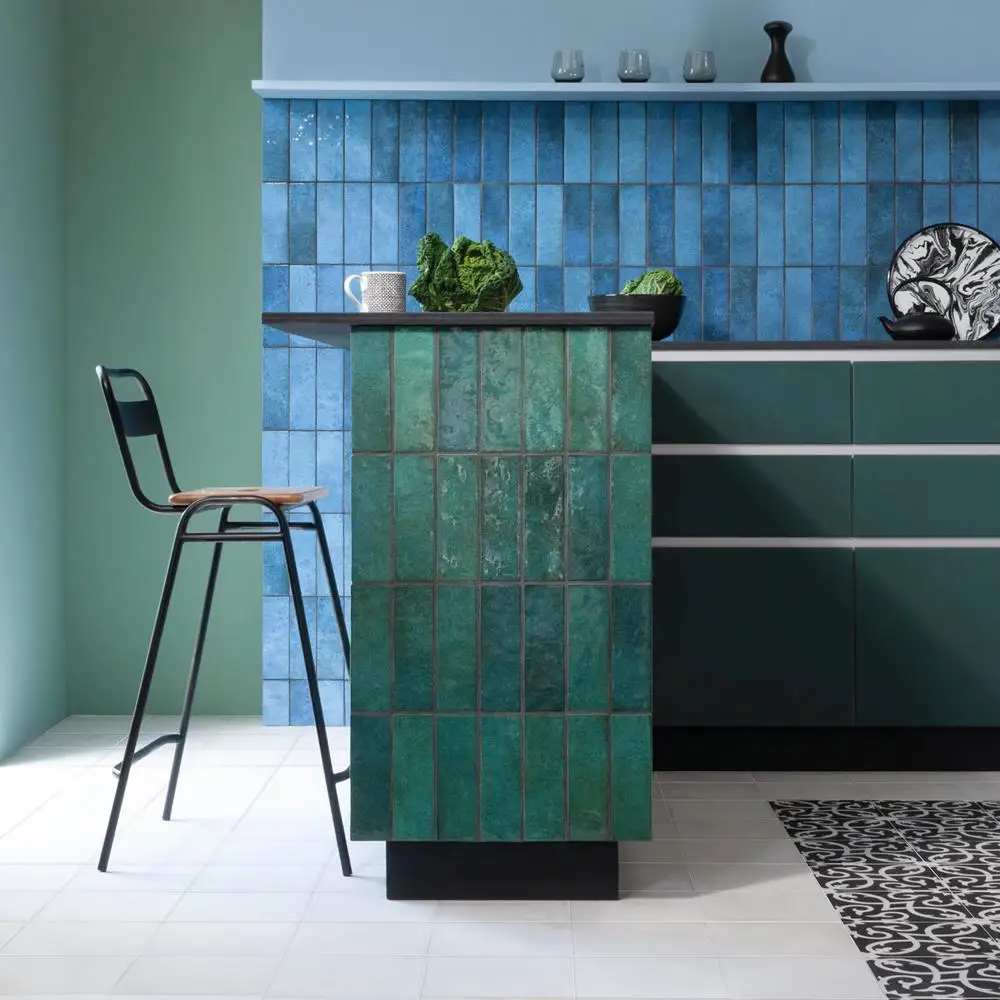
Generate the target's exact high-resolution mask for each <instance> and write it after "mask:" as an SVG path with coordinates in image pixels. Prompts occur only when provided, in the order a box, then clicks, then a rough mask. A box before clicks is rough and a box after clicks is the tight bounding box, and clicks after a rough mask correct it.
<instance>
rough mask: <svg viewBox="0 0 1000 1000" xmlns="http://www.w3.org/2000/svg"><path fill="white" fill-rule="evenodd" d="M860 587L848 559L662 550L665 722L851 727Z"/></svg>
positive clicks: (658, 588) (656, 675)
mask: <svg viewBox="0 0 1000 1000" xmlns="http://www.w3.org/2000/svg"><path fill="white" fill-rule="evenodd" d="M853 587H854V578H853V553H852V552H851V551H850V550H846V549H823V550H820V549H658V550H656V551H655V552H654V554H653V614H654V623H653V662H654V666H653V702H654V709H653V712H654V716H653V718H654V723H655V724H657V725H675V726H846V725H850V724H851V723H852V722H853V719H854V593H853Z"/></svg>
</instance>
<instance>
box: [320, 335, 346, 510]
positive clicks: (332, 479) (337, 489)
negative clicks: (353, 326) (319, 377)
mask: <svg viewBox="0 0 1000 1000" xmlns="http://www.w3.org/2000/svg"><path fill="white" fill-rule="evenodd" d="M317 353H318V352H317ZM316 482H317V483H318V484H319V485H321V486H325V487H326V488H327V489H328V490H329V491H330V492H329V493H328V494H327V496H325V497H324V498H323V500H321V501H320V504H319V509H320V510H321V511H323V513H332V514H336V513H340V512H341V511H342V510H343V507H344V432H343V431H319V432H318V433H317V434H316Z"/></svg>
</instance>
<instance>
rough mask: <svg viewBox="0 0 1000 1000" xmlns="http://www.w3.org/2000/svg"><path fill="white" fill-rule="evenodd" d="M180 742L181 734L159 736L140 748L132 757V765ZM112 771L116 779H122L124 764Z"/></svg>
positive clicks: (120, 763)
mask: <svg viewBox="0 0 1000 1000" xmlns="http://www.w3.org/2000/svg"><path fill="white" fill-rule="evenodd" d="M180 741H181V734H180V733H167V734H166V735H164V736H157V737H156V739H155V740H150V741H149V742H148V743H147V744H146V745H145V746H144V747H139V748H138V749H137V750H136V752H135V754H134V755H133V757H132V763H133V764H134V763H135V762H136V761H137V760H142V758H143V757H148V756H149V755H150V754H151V753H152V752H153V751H154V750H159V749H160V747H165V746H170V745H171V744H174V743H180ZM111 771H112V773H113V774H114V776H115V777H116V778H119V777H121V773H122V762H121V761H119V762H118V763H117V764H115V766H114V767H113V768H112V769H111Z"/></svg>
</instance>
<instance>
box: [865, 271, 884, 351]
mask: <svg viewBox="0 0 1000 1000" xmlns="http://www.w3.org/2000/svg"><path fill="white" fill-rule="evenodd" d="M885 271H886V269H885V266H884V265H878V264H875V265H871V264H870V265H869V266H868V267H867V268H865V277H866V285H867V302H868V309H867V317H866V319H865V339H866V340H888V339H889V334H887V333H886V332H885V329H884V327H883V326H882V324H881V323H880V322H879V319H878V318H879V315H880V314H882V313H884V312H885V311H886V304H887V303H886V294H885Z"/></svg>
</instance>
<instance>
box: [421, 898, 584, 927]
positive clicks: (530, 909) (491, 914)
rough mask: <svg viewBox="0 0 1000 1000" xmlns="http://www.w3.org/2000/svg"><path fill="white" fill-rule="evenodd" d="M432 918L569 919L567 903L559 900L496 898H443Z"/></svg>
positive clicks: (482, 920) (488, 920)
mask: <svg viewBox="0 0 1000 1000" xmlns="http://www.w3.org/2000/svg"><path fill="white" fill-rule="evenodd" d="M436 919H437V921H438V922H439V923H456V922H460V921H464V920H468V921H474V922H477V923H507V922H509V921H515V922H526V923H536V922H540V923H547V924H559V923H563V922H564V921H566V920H568V919H569V904H568V903H562V902H556V901H551V902H529V901H524V902H517V901H513V900H510V901H506V902H504V901H499V902H483V903H460V902H444V903H439V904H438V909H437V913H436Z"/></svg>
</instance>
